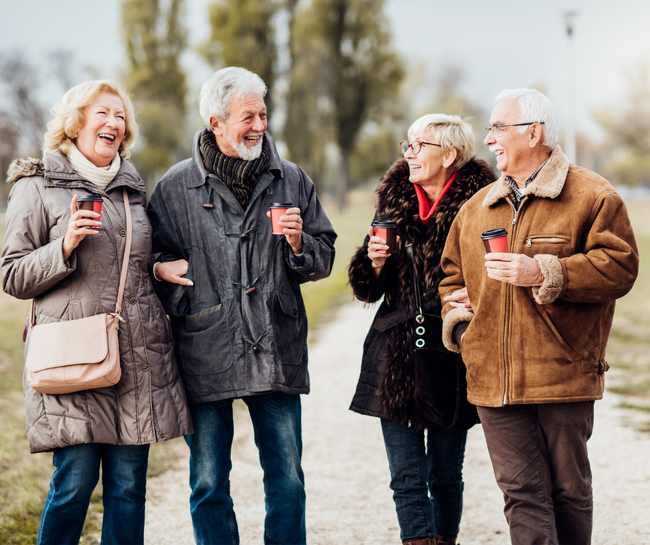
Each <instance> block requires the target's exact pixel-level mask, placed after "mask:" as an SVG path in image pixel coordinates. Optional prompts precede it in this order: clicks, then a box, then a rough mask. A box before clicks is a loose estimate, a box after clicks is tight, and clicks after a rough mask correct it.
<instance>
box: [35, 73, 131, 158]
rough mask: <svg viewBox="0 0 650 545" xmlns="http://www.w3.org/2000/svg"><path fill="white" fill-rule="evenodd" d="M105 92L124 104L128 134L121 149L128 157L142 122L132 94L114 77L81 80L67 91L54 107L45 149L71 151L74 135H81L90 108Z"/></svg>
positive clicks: (122, 154) (48, 126)
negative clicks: (138, 122) (136, 118)
mask: <svg viewBox="0 0 650 545" xmlns="http://www.w3.org/2000/svg"><path fill="white" fill-rule="evenodd" d="M102 93H108V94H109V95H115V96H117V97H118V98H119V99H120V100H121V101H122V105H123V106H124V124H125V130H124V138H123V139H122V142H120V147H119V149H118V153H119V154H120V155H121V156H122V157H124V158H125V159H128V158H129V156H130V155H131V152H130V151H129V148H131V147H132V146H133V144H135V141H136V139H137V138H138V125H137V123H136V120H135V112H134V110H133V103H132V102H131V98H130V97H129V95H128V94H127V93H126V91H124V89H122V87H121V86H120V85H119V84H118V83H116V82H115V81H112V80H93V81H87V82H85V83H80V84H79V85H75V86H74V87H73V88H72V89H70V90H69V91H68V92H67V93H66V94H65V95H63V98H62V99H61V102H57V103H56V104H55V105H54V106H53V108H52V110H51V113H52V119H51V120H50V122H49V123H48V124H47V132H46V133H45V140H44V144H43V149H44V150H45V151H48V150H49V151H56V150H60V151H61V152H63V153H65V154H67V153H68V151H70V148H71V146H72V144H73V143H74V142H73V141H74V139H75V138H77V132H78V131H79V129H80V128H81V127H82V126H83V124H84V121H85V115H86V108H87V107H88V106H90V105H91V104H92V103H93V101H94V100H95V99H96V98H97V97H98V96H99V95H100V94H102Z"/></svg>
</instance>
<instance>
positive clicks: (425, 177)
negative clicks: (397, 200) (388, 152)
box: [404, 132, 453, 193]
mask: <svg viewBox="0 0 650 545" xmlns="http://www.w3.org/2000/svg"><path fill="white" fill-rule="evenodd" d="M415 141H420V142H430V143H431V144H437V143H438V142H437V141H436V139H435V138H434V136H433V135H432V134H428V133H427V132H424V133H422V134H418V135H416V136H415V137H413V138H411V139H410V142H415ZM404 158H405V159H406V160H407V161H408V164H409V181H410V182H411V183H414V184H417V185H419V186H420V187H422V189H424V190H425V191H427V190H428V189H430V188H431V189H434V188H438V187H442V186H444V184H445V182H446V181H447V177H448V176H447V168H446V167H445V166H443V164H444V162H445V161H444V160H445V158H444V157H443V155H442V153H441V148H440V147H438V146H432V145H427V144H425V145H423V146H422V149H421V150H420V152H419V153H418V154H417V155H415V154H414V153H413V149H412V148H408V150H407V151H406V153H405V154H404ZM452 161H453V160H452ZM452 161H449V163H451V162H452ZM447 166H449V165H448V164H447ZM427 193H428V191H427Z"/></svg>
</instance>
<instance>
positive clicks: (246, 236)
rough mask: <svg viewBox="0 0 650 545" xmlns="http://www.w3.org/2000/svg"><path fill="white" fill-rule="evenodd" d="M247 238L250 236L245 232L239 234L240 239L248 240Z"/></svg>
mask: <svg viewBox="0 0 650 545" xmlns="http://www.w3.org/2000/svg"><path fill="white" fill-rule="evenodd" d="M249 238H251V237H249V236H248V235H247V234H246V233H244V234H243V235H242V236H241V239H242V240H248V239H249Z"/></svg>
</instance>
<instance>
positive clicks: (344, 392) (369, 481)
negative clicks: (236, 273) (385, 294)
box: [145, 303, 650, 545]
mask: <svg viewBox="0 0 650 545" xmlns="http://www.w3.org/2000/svg"><path fill="white" fill-rule="evenodd" d="M373 314H374V309H364V308H363V307H362V306H361V305H359V304H357V303H351V304H349V305H346V306H344V307H342V308H340V309H339V310H338V311H337V312H336V314H335V315H334V316H333V317H332V320H331V321H330V323H329V324H328V325H326V326H324V327H322V328H321V329H320V330H319V331H318V334H317V339H316V341H315V342H314V343H313V346H311V347H310V363H309V366H310V375H311V383H312V393H311V394H310V395H308V396H303V397H302V403H303V442H304V454H303V466H304V470H305V477H306V485H307V532H308V539H309V542H310V543H311V544H315V545H330V544H332V545H333V544H341V543H358V544H368V545H369V544H372V545H384V544H386V545H388V544H391V545H392V544H398V543H400V540H399V528H398V525H397V519H396V516H395V511H394V507H393V502H392V497H391V491H390V489H389V488H388V482H389V474H388V463H387V461H386V454H385V450H384V446H383V441H382V437H381V430H380V426H379V421H378V420H377V419H375V418H370V417H366V416H361V415H358V414H356V413H352V412H350V411H348V406H349V403H350V400H351V398H352V395H353V394H354V390H355V387H356V380H357V378H358V374H359V365H360V362H361V350H362V344H363V339H364V338H365V335H366V332H367V331H368V328H369V326H370V323H371V321H372V316H373ZM618 402H619V398H617V397H616V396H614V395H613V394H609V393H607V394H606V395H605V399H604V400H602V401H599V402H598V403H596V423H595V429H594V434H593V437H592V439H591V440H590V442H589V450H590V459H591V462H592V470H593V473H594V498H595V512H594V538H593V544H594V545H623V544H627V543H630V544H632V543H634V544H635V545H641V544H649V543H650V493H649V490H650V463H648V455H649V454H650V436H648V435H645V434H641V433H640V432H637V431H635V430H634V429H633V428H632V427H631V426H627V425H625V422H626V420H629V419H632V418H634V417H635V416H636V415H635V414H634V413H631V412H630V411H624V410H622V409H618V408H616V405H617V404H618ZM176 448H178V449H179V452H182V458H181V459H180V461H179V463H178V466H177V467H175V468H173V469H171V470H170V471H168V472H166V473H165V474H164V475H162V476H160V477H157V478H154V479H150V480H149V483H148V502H147V525H146V530H145V540H146V543H147V544H148V545H184V544H187V545H191V544H193V543H194V541H193V538H192V525H191V520H190V515H189V505H188V498H189V485H188V484H187V483H188V470H187V458H188V453H187V448H186V447H185V444H184V442H182V441H177V445H176ZM464 478H465V496H464V501H465V505H464V512H463V520H462V523H461V532H460V536H459V541H460V542H461V543H462V544H463V545H486V544H490V545H492V544H494V545H501V544H503V545H506V544H508V543H510V540H509V537H508V526H507V524H506V521H505V518H504V516H503V511H502V509H503V499H502V496H501V492H500V491H499V489H498V488H497V486H496V483H495V481H494V475H493V473H492V467H491V465H490V461H489V457H488V454H487V449H486V447H485V441H484V438H483V433H482V430H481V427H480V426H475V427H474V428H472V430H470V433H469V439H468V444H467V451H466V455H465V469H464ZM231 481H232V495H233V498H234V501H235V510H236V513H237V520H238V523H239V530H240V536H241V543H242V544H243V545H247V544H261V543H263V540H262V534H263V520H264V496H263V490H262V471H261V469H260V467H259V460H258V457H257V449H256V448H255V445H254V443H253V433H252V427H251V425H250V419H249V418H248V415H247V413H246V411H245V410H241V411H240V412H239V413H238V417H237V421H236V425H235V443H234V446H233V470H232V474H231Z"/></svg>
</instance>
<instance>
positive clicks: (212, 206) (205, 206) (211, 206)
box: [203, 204, 214, 210]
mask: <svg viewBox="0 0 650 545" xmlns="http://www.w3.org/2000/svg"><path fill="white" fill-rule="evenodd" d="M203 208H205V209H206V210H210V209H211V208H214V204H204V205H203Z"/></svg>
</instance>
